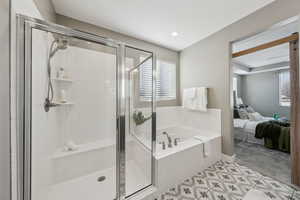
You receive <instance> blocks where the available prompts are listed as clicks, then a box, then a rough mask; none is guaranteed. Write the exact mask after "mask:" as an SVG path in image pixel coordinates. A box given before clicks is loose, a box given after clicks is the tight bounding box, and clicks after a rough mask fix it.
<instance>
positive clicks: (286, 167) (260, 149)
mask: <svg viewBox="0 0 300 200" xmlns="http://www.w3.org/2000/svg"><path fill="white" fill-rule="evenodd" d="M235 154H236V158H237V160H236V161H237V163H239V164H241V165H244V166H247V167H249V168H250V169H253V170H256V171H258V172H260V173H262V174H263V175H266V176H269V177H272V178H275V179H277V180H279V181H281V182H283V183H287V184H290V183H291V164H290V154H287V153H284V152H280V151H275V150H272V149H267V148H265V147H264V146H262V145H258V144H251V143H247V142H242V141H239V140H235Z"/></svg>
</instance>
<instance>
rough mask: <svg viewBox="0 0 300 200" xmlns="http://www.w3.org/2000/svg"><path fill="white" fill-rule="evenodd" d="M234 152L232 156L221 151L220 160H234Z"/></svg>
mask: <svg viewBox="0 0 300 200" xmlns="http://www.w3.org/2000/svg"><path fill="white" fill-rule="evenodd" d="M235 157H236V156H235V154H233V155H232V156H229V155H226V154H223V153H222V160H223V161H228V162H234V161H235Z"/></svg>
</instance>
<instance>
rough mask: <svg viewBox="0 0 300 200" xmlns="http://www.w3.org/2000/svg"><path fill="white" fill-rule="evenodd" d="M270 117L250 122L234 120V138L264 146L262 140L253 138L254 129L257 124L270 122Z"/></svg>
mask: <svg viewBox="0 0 300 200" xmlns="http://www.w3.org/2000/svg"><path fill="white" fill-rule="evenodd" d="M272 119H273V118H271V117H263V119H261V120H259V121H251V120H249V119H234V121H233V122H234V123H233V124H234V138H235V139H238V140H242V141H244V142H249V143H255V144H261V145H263V144H264V140H263V139H257V138H255V129H256V126H257V125H258V124H259V123H262V122H266V121H269V120H272Z"/></svg>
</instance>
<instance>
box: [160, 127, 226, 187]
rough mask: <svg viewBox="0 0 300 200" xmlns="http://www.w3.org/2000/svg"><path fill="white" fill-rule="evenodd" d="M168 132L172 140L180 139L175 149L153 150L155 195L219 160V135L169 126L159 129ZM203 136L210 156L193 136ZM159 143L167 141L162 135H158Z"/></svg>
mask: <svg viewBox="0 0 300 200" xmlns="http://www.w3.org/2000/svg"><path fill="white" fill-rule="evenodd" d="M159 131H166V132H167V133H170V134H169V135H170V137H171V138H175V137H176V138H180V142H179V143H178V145H177V146H172V147H171V148H168V146H166V149H164V150H163V149H162V145H161V144H159V145H157V148H156V154H155V158H156V177H157V179H156V186H157V188H158V191H157V193H160V192H163V191H164V190H166V189H168V188H171V187H173V186H175V185H176V184H178V183H180V182H182V181H184V180H185V179H186V178H188V177H191V176H193V175H195V174H196V173H197V172H200V171H202V170H204V169H205V168H207V167H209V166H210V165H212V164H213V163H215V162H216V161H218V160H220V159H221V135H220V134H219V133H218V132H213V131H208V130H197V129H193V128H189V127H170V128H166V129H161V130H159ZM196 135H197V136H201V135H202V136H205V139H208V141H207V142H206V143H205V145H209V146H210V151H209V155H208V156H207V157H205V156H204V154H203V141H201V140H198V139H195V138H194V136H196ZM158 141H165V142H167V141H166V136H165V135H159V136H158Z"/></svg>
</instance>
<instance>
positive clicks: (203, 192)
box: [194, 187, 213, 200]
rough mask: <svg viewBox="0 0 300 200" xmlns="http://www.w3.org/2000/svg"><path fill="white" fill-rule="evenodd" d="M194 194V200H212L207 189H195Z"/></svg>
mask: <svg viewBox="0 0 300 200" xmlns="http://www.w3.org/2000/svg"><path fill="white" fill-rule="evenodd" d="M194 193H195V198H196V199H199V200H211V199H213V196H212V194H211V193H210V192H209V190H208V189H204V188H200V187H195V189H194Z"/></svg>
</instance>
